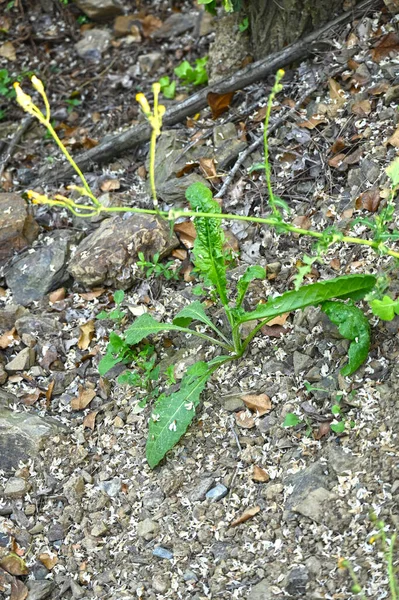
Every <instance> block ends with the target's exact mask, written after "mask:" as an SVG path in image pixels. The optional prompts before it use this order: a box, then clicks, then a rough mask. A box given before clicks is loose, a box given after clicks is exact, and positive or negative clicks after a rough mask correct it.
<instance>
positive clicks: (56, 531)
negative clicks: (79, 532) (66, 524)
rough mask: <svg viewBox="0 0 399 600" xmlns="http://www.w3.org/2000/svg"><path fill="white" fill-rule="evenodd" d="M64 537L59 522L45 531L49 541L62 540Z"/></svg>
mask: <svg viewBox="0 0 399 600" xmlns="http://www.w3.org/2000/svg"><path fill="white" fill-rule="evenodd" d="M64 537H65V531H64V528H63V526H62V525H61V523H54V524H53V525H51V527H50V529H49V530H48V532H47V539H48V541H49V542H57V541H59V540H63V539H64Z"/></svg>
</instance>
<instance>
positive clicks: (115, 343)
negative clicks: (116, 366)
mask: <svg viewBox="0 0 399 600" xmlns="http://www.w3.org/2000/svg"><path fill="white" fill-rule="evenodd" d="M125 346H126V342H125V340H123V339H122V338H121V337H120V336H119V335H118V334H116V333H115V332H114V331H111V333H110V334H109V344H108V347H107V352H108V351H111V352H114V353H117V352H121V350H123V349H124V348H125Z"/></svg>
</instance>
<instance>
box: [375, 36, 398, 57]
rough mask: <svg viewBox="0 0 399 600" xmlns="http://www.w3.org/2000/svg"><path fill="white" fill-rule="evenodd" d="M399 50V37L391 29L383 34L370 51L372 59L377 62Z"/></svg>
mask: <svg viewBox="0 0 399 600" xmlns="http://www.w3.org/2000/svg"><path fill="white" fill-rule="evenodd" d="M398 51H399V37H398V35H397V33H395V32H393V31H391V33H388V34H387V35H384V37H383V38H381V39H380V41H379V42H377V44H376V45H375V46H374V49H373V50H372V51H371V57H372V59H373V60H374V61H375V62H377V63H379V62H380V61H381V60H382V59H383V58H386V57H387V56H390V55H391V54H396V53H397V52H398Z"/></svg>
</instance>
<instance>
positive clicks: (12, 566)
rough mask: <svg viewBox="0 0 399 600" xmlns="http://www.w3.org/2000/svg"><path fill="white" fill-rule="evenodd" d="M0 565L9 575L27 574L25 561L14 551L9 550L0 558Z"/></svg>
mask: <svg viewBox="0 0 399 600" xmlns="http://www.w3.org/2000/svg"><path fill="white" fill-rule="evenodd" d="M0 567H1V568H2V569H4V570H5V571H7V573H10V575H16V576H17V577H18V576H19V575H28V574H29V569H28V567H27V566H26V564H25V561H24V560H23V559H22V558H20V557H19V556H18V555H17V554H15V553H14V552H10V553H9V554H7V555H6V556H4V557H3V558H1V559H0Z"/></svg>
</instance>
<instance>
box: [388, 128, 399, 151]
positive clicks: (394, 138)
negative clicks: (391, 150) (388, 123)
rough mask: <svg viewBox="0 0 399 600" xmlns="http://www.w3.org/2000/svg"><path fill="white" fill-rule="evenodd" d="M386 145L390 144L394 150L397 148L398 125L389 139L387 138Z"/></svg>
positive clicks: (398, 144) (398, 138)
mask: <svg viewBox="0 0 399 600" xmlns="http://www.w3.org/2000/svg"><path fill="white" fill-rule="evenodd" d="M388 144H391V146H395V148H399V125H398V127H397V128H396V130H395V131H394V133H393V134H392V135H391V137H390V138H388Z"/></svg>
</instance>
